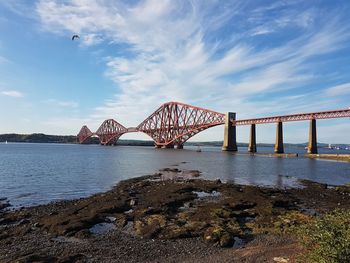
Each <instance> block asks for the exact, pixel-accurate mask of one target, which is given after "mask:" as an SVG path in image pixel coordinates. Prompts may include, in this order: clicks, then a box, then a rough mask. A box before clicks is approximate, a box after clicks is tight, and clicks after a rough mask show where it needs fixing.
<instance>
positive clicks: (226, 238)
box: [219, 232, 234, 247]
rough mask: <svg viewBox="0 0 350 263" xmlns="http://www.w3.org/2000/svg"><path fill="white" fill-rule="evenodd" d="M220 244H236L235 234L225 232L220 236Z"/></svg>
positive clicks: (226, 245) (223, 245)
mask: <svg viewBox="0 0 350 263" xmlns="http://www.w3.org/2000/svg"><path fill="white" fill-rule="evenodd" d="M219 244H220V246H221V247H232V246H233V244H234V239H233V236H232V235H231V234H230V233H228V232H224V233H223V234H222V235H221V236H220V241H219Z"/></svg>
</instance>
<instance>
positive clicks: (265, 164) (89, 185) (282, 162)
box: [0, 143, 350, 207]
mask: <svg viewBox="0 0 350 263" xmlns="http://www.w3.org/2000/svg"><path fill="white" fill-rule="evenodd" d="M196 149H197V148H196V147H185V149H183V150H174V149H154V148H153V147H137V146H116V147H103V146H99V145H72V144H30V143H28V144H25V143H9V144H0V197H6V198H8V200H9V201H10V203H11V205H12V206H13V207H20V206H30V205H37V204H46V203H49V202H52V201H57V200H62V199H73V198H80V197H86V196H89V195H92V194H94V193H98V192H103V191H106V190H109V189H111V187H112V186H113V185H115V184H116V183H117V182H119V181H120V180H123V179H127V178H131V177H136V176H141V175H146V174H152V173H154V172H157V171H158V170H159V169H162V168H166V167H173V168H179V169H197V170H200V171H202V172H203V177H204V178H209V179H217V178H219V179H221V180H222V181H234V182H236V183H240V184H254V185H267V186H278V187H285V186H294V185H296V184H297V183H296V178H300V179H309V180H313V181H317V182H321V183H327V184H332V185H339V184H344V183H349V182H350V163H343V162H335V161H325V160H314V159H308V158H274V157H266V156H250V155H248V154H246V150H247V149H246V148H239V152H238V153H237V154H233V153H229V152H222V151H221V149H220V147H201V149H202V151H201V152H197V151H196ZM258 151H259V152H261V153H269V152H271V153H272V152H273V149H272V147H259V148H258ZM285 151H286V152H289V153H299V154H302V153H305V150H304V149H302V148H297V147H295V148H293V147H291V148H286V149H285ZM329 151H330V150H328V149H319V152H321V153H322V152H325V153H328V152H329ZM333 153H339V152H338V151H334V152H333ZM347 153H349V151H347Z"/></svg>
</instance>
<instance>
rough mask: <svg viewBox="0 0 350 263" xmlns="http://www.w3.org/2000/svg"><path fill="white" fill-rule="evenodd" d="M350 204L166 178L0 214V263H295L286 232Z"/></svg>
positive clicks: (336, 195)
mask: <svg viewBox="0 0 350 263" xmlns="http://www.w3.org/2000/svg"><path fill="white" fill-rule="evenodd" d="M349 196H350V191H349V186H342V187H330V186H327V185H323V184H318V183H314V182H310V181H300V187H299V188H290V189H285V188H283V189H279V188H268V187H257V186H244V185H238V184H234V183H222V182H221V181H220V180H216V181H209V180H203V179H200V172H199V171H180V170H178V169H176V168H175V169H170V168H167V169H164V170H161V171H160V172H159V173H157V174H155V175H150V176H144V177H139V178H135V179H129V180H125V181H122V182H120V183H119V184H118V185H116V186H115V187H114V188H113V189H112V190H110V191H108V192H106V193H101V194H96V195H94V196H91V197H89V198H84V199H79V200H71V201H62V202H57V203H51V204H48V205H42V206H36V207H29V208H22V209H20V210H16V211H3V212H0V252H1V253H0V262H204V261H205V262H264V261H265V262H294V259H295V257H296V256H297V254H298V253H300V252H302V247H301V246H300V245H299V244H298V242H297V241H296V240H295V239H294V238H293V236H291V235H289V234H288V231H287V229H289V228H290V227H291V226H297V225H298V224H302V223H304V222H306V221H308V220H310V219H311V218H313V217H314V216H317V215H319V214H322V213H325V212H328V211H331V210H333V209H334V208H343V209H350V201H349ZM2 201H4V200H2Z"/></svg>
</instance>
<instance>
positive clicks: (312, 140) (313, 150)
mask: <svg viewBox="0 0 350 263" xmlns="http://www.w3.org/2000/svg"><path fill="white" fill-rule="evenodd" d="M317 152H318V151H317V138H316V119H311V120H310V130H309V145H308V147H307V153H309V154H317Z"/></svg>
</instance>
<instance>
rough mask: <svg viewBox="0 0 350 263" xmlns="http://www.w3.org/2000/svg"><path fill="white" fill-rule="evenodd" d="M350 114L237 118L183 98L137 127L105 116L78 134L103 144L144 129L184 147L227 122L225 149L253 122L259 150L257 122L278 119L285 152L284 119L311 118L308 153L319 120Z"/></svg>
mask: <svg viewBox="0 0 350 263" xmlns="http://www.w3.org/2000/svg"><path fill="white" fill-rule="evenodd" d="M345 117H350V109H340V110H331V111H321V112H311V113H299V114H291V115H281V116H271V117H264V118H255V119H243V120H236V113H233V112H229V113H227V114H224V113H220V112H216V111H212V110H208V109H204V108H199V107H195V106H192V105H188V104H184V103H180V102H167V103H164V104H163V105H161V106H160V107H159V108H158V109H157V110H156V111H154V112H153V113H152V114H151V115H150V116H149V117H147V118H146V119H145V120H144V121H143V122H142V123H140V124H139V125H138V126H137V127H130V128H126V127H124V126H123V125H122V124H120V123H118V122H117V121H116V120H114V119H107V120H105V121H104V122H103V123H102V124H101V126H100V127H99V128H98V129H97V131H96V132H92V131H91V130H90V129H89V128H88V127H87V126H86V125H84V126H83V127H82V128H81V130H80V132H79V133H78V135H77V140H78V142H79V143H81V144H82V143H85V142H86V141H87V140H88V138H90V137H92V136H98V138H99V140H100V143H101V144H102V145H109V144H113V143H115V142H116V141H117V140H118V139H119V138H120V136H122V135H123V134H125V133H130V132H143V133H145V134H147V135H148V136H150V137H151V138H152V139H153V141H154V144H155V147H157V148H175V147H176V148H178V149H182V148H183V145H184V143H185V142H186V141H187V140H188V139H189V138H191V137H193V136H194V135H196V134H197V133H199V132H201V131H203V130H206V129H208V128H211V127H214V126H218V125H222V124H225V128H224V143H223V147H222V150H224V151H237V141H236V126H240V125H250V126H251V127H250V139H249V146H248V151H249V152H252V153H254V152H256V125H257V124H266V123H276V124H277V125H276V143H275V153H283V152H284V148H283V122H289V121H306V120H309V121H310V130H309V144H308V153H312V154H315V153H317V138H316V133H317V132H316V120H317V119H331V118H345Z"/></svg>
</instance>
